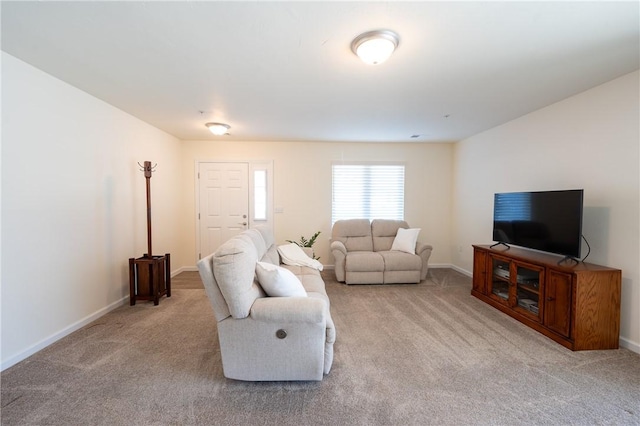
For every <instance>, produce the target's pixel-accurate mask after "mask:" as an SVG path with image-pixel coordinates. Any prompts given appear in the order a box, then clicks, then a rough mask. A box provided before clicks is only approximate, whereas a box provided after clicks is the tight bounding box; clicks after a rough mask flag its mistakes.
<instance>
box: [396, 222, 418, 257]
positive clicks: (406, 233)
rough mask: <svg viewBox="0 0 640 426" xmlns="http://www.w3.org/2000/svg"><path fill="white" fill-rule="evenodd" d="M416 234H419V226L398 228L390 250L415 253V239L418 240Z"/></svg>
mask: <svg viewBox="0 0 640 426" xmlns="http://www.w3.org/2000/svg"><path fill="white" fill-rule="evenodd" d="M418 234H420V228H411V229H404V228H398V233H397V234H396V238H395V239H394V240H393V244H392V245H391V250H396V251H405V252H407V253H411V254H416V241H418Z"/></svg>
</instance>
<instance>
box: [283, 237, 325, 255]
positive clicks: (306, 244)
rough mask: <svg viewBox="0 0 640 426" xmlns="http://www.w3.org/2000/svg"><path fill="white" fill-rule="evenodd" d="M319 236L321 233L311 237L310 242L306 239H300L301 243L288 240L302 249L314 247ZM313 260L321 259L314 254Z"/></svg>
mask: <svg viewBox="0 0 640 426" xmlns="http://www.w3.org/2000/svg"><path fill="white" fill-rule="evenodd" d="M318 235H320V231H318V232H316V233H315V234H313V235H312V236H311V238H309V239H308V240H307V239H306V238H305V237H300V241H291V240H286V241H287V242H288V243H293V244H296V245H298V246H300V247H310V248H311V247H313V245H314V244H315V242H316V239H317V238H318ZM313 258H314V259H316V260H319V259H320V258H319V257H316V255H315V253H314V254H313Z"/></svg>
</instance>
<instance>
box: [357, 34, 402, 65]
mask: <svg viewBox="0 0 640 426" xmlns="http://www.w3.org/2000/svg"><path fill="white" fill-rule="evenodd" d="M399 43H400V38H399V37H398V34H396V33H394V32H393V31H391V30H375V31H368V32H366V33H362V34H360V35H359V36H358V37H356V38H355V39H353V41H352V42H351V50H352V51H353V53H355V54H356V55H357V56H358V57H359V58H360V59H362V62H364V63H365V64H369V65H378V64H381V63H383V62H384V61H386V60H387V59H389V57H390V56H391V54H392V53H393V51H394V50H396V48H397V47H398V44H399Z"/></svg>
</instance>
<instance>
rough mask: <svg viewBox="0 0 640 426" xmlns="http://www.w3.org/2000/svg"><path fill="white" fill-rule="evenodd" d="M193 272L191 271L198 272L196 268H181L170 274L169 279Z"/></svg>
mask: <svg viewBox="0 0 640 426" xmlns="http://www.w3.org/2000/svg"><path fill="white" fill-rule="evenodd" d="M187 271H188V272H193V271H196V272H197V271H198V267H197V266H195V265H194V266H183V267H182V268H178V269H176V270H175V271H172V272H171V278H173V277H175V276H176V275H178V274H179V273H180V272H187Z"/></svg>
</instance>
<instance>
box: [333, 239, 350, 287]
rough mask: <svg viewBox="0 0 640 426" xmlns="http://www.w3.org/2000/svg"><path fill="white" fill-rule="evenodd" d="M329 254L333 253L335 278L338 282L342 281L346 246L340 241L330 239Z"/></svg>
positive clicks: (343, 278)
mask: <svg viewBox="0 0 640 426" xmlns="http://www.w3.org/2000/svg"><path fill="white" fill-rule="evenodd" d="M331 254H333V259H334V269H335V272H336V280H338V281H340V282H344V280H345V262H346V258H347V248H346V247H345V245H344V244H343V243H342V241H331Z"/></svg>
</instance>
